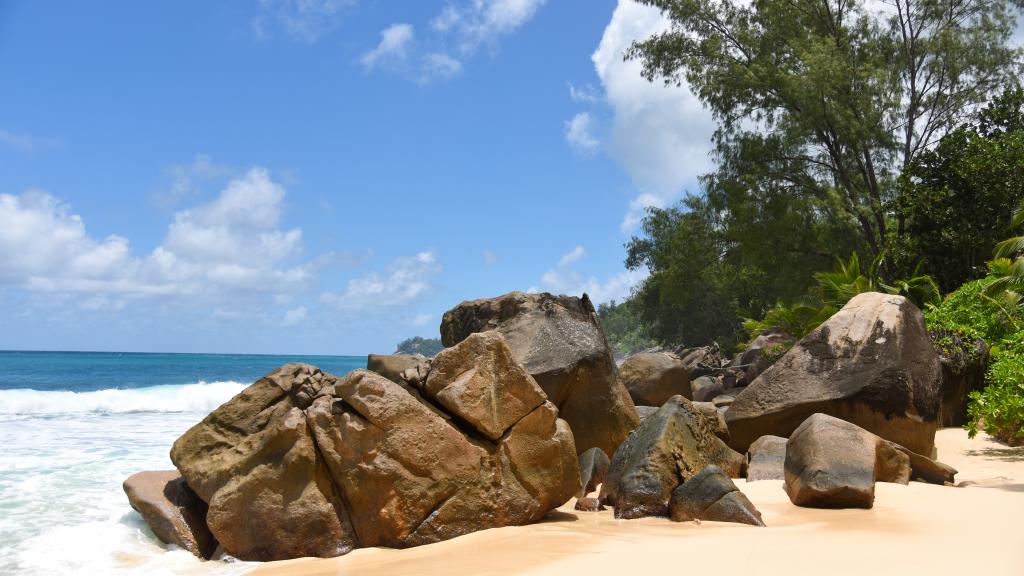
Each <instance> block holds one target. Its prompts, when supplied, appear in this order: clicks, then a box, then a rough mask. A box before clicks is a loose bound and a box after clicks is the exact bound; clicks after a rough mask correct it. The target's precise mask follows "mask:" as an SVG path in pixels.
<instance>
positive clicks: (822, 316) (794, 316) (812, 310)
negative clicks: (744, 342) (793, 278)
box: [743, 303, 836, 339]
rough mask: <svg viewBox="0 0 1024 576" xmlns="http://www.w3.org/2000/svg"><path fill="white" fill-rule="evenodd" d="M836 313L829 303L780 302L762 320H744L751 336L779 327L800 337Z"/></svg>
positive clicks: (745, 327) (744, 324) (744, 326)
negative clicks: (786, 304)
mask: <svg viewBox="0 0 1024 576" xmlns="http://www.w3.org/2000/svg"><path fill="white" fill-rule="evenodd" d="M835 313H836V309H835V308H833V307H832V306H828V305H825V306H820V305H819V306H813V305H810V304H804V303H797V304H793V305H792V306H783V305H781V304H780V305H777V306H775V307H774V308H771V309H769V310H768V312H766V313H765V315H764V318H762V319H760V320H755V319H753V318H748V319H746V320H744V321H743V328H744V329H746V331H747V333H748V334H750V337H751V338H756V337H757V336H760V335H761V334H762V333H764V332H766V331H768V330H771V329H772V328H779V329H781V330H782V331H783V332H785V333H786V334H789V335H790V336H793V337H795V338H797V339H800V338H803V337H804V336H806V335H807V334H809V333H810V332H811V331H812V330H814V329H815V328H817V327H818V326H820V325H821V323H822V322H824V321H825V320H828V318H829V317H830V316H832V315H833V314H835Z"/></svg>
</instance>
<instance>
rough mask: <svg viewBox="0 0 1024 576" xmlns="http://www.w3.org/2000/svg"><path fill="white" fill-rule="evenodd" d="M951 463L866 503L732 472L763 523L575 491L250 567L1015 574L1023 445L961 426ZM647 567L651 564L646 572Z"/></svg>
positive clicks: (275, 570) (944, 453) (1020, 542)
mask: <svg viewBox="0 0 1024 576" xmlns="http://www.w3.org/2000/svg"><path fill="white" fill-rule="evenodd" d="M935 441H936V446H937V449H938V456H939V459H940V460H942V461H943V462H946V463H948V464H950V465H951V466H953V467H955V468H957V469H958V470H959V474H957V483H958V484H960V485H966V486H964V487H944V486H934V485H930V484H923V483H918V482H911V484H910V485H909V486H903V485H899V484H886V483H878V484H877V487H876V492H875V506H874V508H873V509H871V510H816V509H809V508H799V507H797V506H794V505H793V504H791V503H790V502H789V499H788V498H787V497H786V494H785V492H783V490H782V482H781V481H761V482H749V483H748V482H745V481H743V480H739V481H737V486H739V488H740V490H742V491H743V492H744V493H745V494H746V495H747V496H748V497H749V498H750V500H751V501H753V503H754V504H755V505H756V506H757V508H758V509H759V510H760V511H761V514H762V515H763V518H764V521H765V524H767V527H766V528H756V527H752V526H744V525H737V524H724V523H718V522H703V523H700V524H696V523H692V522H686V523H674V522H670V521H669V520H667V519H663V518H645V519H640V520H616V519H615V518H614V517H613V516H612V512H611V510H607V511H604V512H597V513H593V512H592V513H586V512H576V511H574V510H573V509H572V506H573V503H574V501H571V502H569V503H567V504H566V505H565V506H563V507H562V508H560V509H559V510H558V511H555V512H552V513H551V514H549V515H548V517H547V518H546V519H545V520H544V521H543V522H540V523H538V524H534V525H530V526H518V527H507V528H496V529H491V530H484V531H481V532H476V533H473V534H469V535H466V536H462V537H460V538H456V539H454V540H449V541H446V542H440V543H437V544H431V545H428V546H421V547H418V548H411V549H407V550H391V549H380V548H370V549H360V550H356V551H354V552H352V553H350V554H348V555H346V556H342V557H339V558H331V559H300V560H290V561H285V562H273V563H268V564H264V565H262V566H260V567H259V568H257V569H256V570H255V571H254V572H252V573H251V574H253V575H255V576H312V575H341V574H344V575H346V576H359V575H364V574H366V575H370V574H373V575H389V574H395V575H398V574H401V575H410V574H559V575H565V574H620V575H629V576H633V575H636V574H640V573H644V572H648V571H651V573H676V572H679V573H683V572H685V573H721V574H739V573H745V574H758V575H768V574H786V575H788V576H792V575H794V574H809V573H812V572H813V573H822V574H829V575H830V576H831V575H836V574H861V575H866V574H894V573H897V571H900V572H908V571H913V572H919V573H932V574H953V573H958V572H963V573H971V574H983V575H985V576H995V575H1002V574H1007V575H1016V576H1021V575H1024V529H1022V527H1021V519H1022V518H1024V447H1020V448H1008V447H1007V446H1005V445H1003V444H1000V443H998V442H995V441H993V440H992V439H991V438H988V437H983V436H982V435H979V437H978V438H976V439H974V440H969V439H968V438H967V434H966V433H965V432H964V431H963V430H960V429H955V428H949V429H945V430H941V431H939V433H938V434H937V436H936V439H935ZM654 571H656V572H654Z"/></svg>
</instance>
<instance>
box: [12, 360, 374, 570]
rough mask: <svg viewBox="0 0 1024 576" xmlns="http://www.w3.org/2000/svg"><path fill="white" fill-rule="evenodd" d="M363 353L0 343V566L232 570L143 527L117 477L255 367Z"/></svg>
mask: <svg viewBox="0 0 1024 576" xmlns="http://www.w3.org/2000/svg"><path fill="white" fill-rule="evenodd" d="M287 362H308V363H310V364H314V365H316V366H318V367H320V368H321V369H322V370H324V371H325V372H330V373H333V374H336V375H339V376H340V375H342V374H345V373H347V372H349V371H350V370H353V369H355V368H361V367H365V365H366V357H365V356H265V355H247V354H143V353H116V352H115V353H106V352H104V353H98V352H2V351H0V574H145V575H146V576H154V575H157V574H234V573H240V572H244V571H245V570H247V569H248V566H246V565H245V564H243V563H236V564H224V563H216V562H209V563H202V562H199V561H197V560H196V559H195V558H193V557H192V555H191V554H189V553H188V552H185V551H183V550H179V549H175V548H174V547H167V546H164V545H163V544H161V543H160V542H159V541H158V540H156V538H155V537H154V536H153V535H152V533H151V532H150V531H149V529H148V528H147V527H146V525H145V523H143V522H142V520H141V518H140V517H139V515H138V514H136V513H135V512H134V511H133V510H132V509H131V508H130V507H129V506H128V501H127V499H126V498H125V495H124V492H123V490H122V489H121V482H122V481H123V480H124V479H125V478H127V477H128V476H129V475H131V474H133V473H135V472H137V471H140V470H160V469H170V468H172V467H173V466H172V464H171V461H170V458H169V457H168V451H169V450H170V447H171V444H172V443H173V442H174V440H175V439H176V438H177V437H178V436H179V435H180V434H181V433H182V432H184V431H185V430H187V429H188V428H189V427H190V426H192V425H193V424H195V423H196V422H198V421H199V420H201V419H202V418H203V417H204V416H205V415H206V414H207V413H208V412H210V411H211V410H213V409H214V408H216V407H217V406H219V405H220V404H222V403H223V402H225V401H226V400H228V399H229V398H231V397H232V396H234V395H235V394H237V393H238V392H240V391H241V390H242V389H243V388H244V387H245V386H247V385H248V384H250V383H252V382H254V381H255V380H257V379H258V378H259V377H260V376H262V375H263V374H266V373H267V372H269V371H271V370H273V369H274V368H276V367H278V366H280V365H282V364H285V363H287Z"/></svg>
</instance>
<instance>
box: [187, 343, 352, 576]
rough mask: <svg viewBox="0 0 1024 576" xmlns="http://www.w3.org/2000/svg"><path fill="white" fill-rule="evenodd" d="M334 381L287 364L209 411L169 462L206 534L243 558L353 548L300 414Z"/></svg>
mask: <svg viewBox="0 0 1024 576" xmlns="http://www.w3.org/2000/svg"><path fill="white" fill-rule="evenodd" d="M333 382H334V378H333V377H332V376H329V375H325V374H323V373H322V372H320V370H319V369H317V368H315V367H313V366H309V365H307V364H295V363H293V364H286V365H285V366H282V367H281V368H278V369H277V370H274V371H273V372H271V373H269V374H267V375H266V376H264V377H263V378H261V379H260V380H258V381H257V382H256V383H254V384H252V385H251V386H249V387H248V388H246V389H245V390H243V391H242V392H241V393H239V394H238V395H237V396H235V397H234V398H232V399H231V400H229V401H228V402H227V403H225V404H224V405H222V406H221V407H219V408H217V409H216V410H214V411H213V412H211V413H210V414H209V415H208V416H207V417H206V418H204V419H203V421H202V422H200V423H199V424H196V425H195V426H193V427H192V428H191V429H189V430H188V431H187V432H185V434H183V435H182V436H181V437H180V438H178V440H177V441H176V442H175V443H174V446H173V448H172V449H171V460H172V461H173V462H174V465H175V466H177V467H178V470H180V471H181V475H182V476H184V478H185V481H186V482H188V485H189V486H190V487H191V488H192V489H193V490H195V491H196V493H197V494H198V495H199V497H200V498H202V499H203V500H204V501H206V503H207V504H209V506H210V509H209V512H208V513H207V516H206V521H207V524H208V525H209V527H210V531H211V532H213V534H214V536H216V537H217V540H218V541H220V544H221V546H222V547H223V548H224V550H225V551H227V553H228V554H230V555H232V556H234V557H236V558H240V559H244V560H282V559H286V558H297V557H301V556H321V557H328V556H337V555H339V554H344V553H346V552H348V551H350V550H351V549H352V548H353V547H354V546H355V539H354V535H353V534H352V531H351V528H350V526H349V525H348V519H347V515H346V514H345V509H344V505H343V502H342V499H341V497H340V495H339V494H338V493H337V491H336V490H335V487H334V484H333V483H332V481H331V479H330V475H329V474H328V470H327V468H326V466H325V465H324V462H323V460H322V459H321V457H320V454H319V453H318V451H317V450H316V446H315V444H314V440H313V437H312V435H311V433H310V430H309V427H308V426H307V423H306V417H305V414H304V413H303V410H305V409H306V408H307V407H309V406H310V404H311V403H312V401H313V398H314V397H315V396H316V395H317V394H318V393H319V392H320V390H321V388H323V387H324V386H325V385H331V384H333Z"/></svg>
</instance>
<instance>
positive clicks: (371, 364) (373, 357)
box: [366, 354, 430, 384]
mask: <svg viewBox="0 0 1024 576" xmlns="http://www.w3.org/2000/svg"><path fill="white" fill-rule="evenodd" d="M366 369H367V370H369V371H370V372H376V373H377V374H380V375H381V376H383V377H385V378H387V379H388V380H391V381H392V382H395V383H397V384H401V383H403V382H405V378H404V376H405V373H406V371H408V370H412V371H414V372H424V373H425V372H428V371H429V370H430V359H429V358H427V357H426V356H420V355H419V354H369V355H367V357H366Z"/></svg>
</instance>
